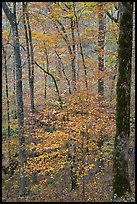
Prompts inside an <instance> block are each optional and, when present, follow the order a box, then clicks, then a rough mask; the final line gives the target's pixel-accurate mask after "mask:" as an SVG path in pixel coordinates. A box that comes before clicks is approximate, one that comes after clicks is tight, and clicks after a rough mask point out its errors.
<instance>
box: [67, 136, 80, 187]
mask: <svg viewBox="0 0 137 204" xmlns="http://www.w3.org/2000/svg"><path fill="white" fill-rule="evenodd" d="M68 147H69V157H70V159H71V166H70V169H71V190H75V189H76V188H77V187H78V184H77V175H76V161H75V154H76V145H75V140H74V139H71V140H70V143H69V144H68Z"/></svg>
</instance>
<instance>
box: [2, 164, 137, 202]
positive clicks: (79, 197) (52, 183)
mask: <svg viewBox="0 0 137 204" xmlns="http://www.w3.org/2000/svg"><path fill="white" fill-rule="evenodd" d="M68 172H69V171H66V172H65V174H64V176H63V177H61V174H60V175H58V176H57V177H56V178H55V179H53V180H49V182H48V183H45V184H43V185H41V186H40V185H35V190H34V188H33V191H31V192H30V194H29V195H28V196H27V197H26V198H24V197H23V198H21V197H18V194H19V175H18V174H15V175H13V176H12V177H9V176H5V177H4V178H3V180H2V182H3V188H2V199H3V202H113V201H112V166H110V167H108V166H105V168H104V169H103V170H102V171H101V172H99V173H97V174H96V175H95V176H94V177H89V176H88V179H86V178H85V184H84V192H83V185H82V184H80V185H79V188H78V189H76V190H73V191H71V188H70V186H71V185H70V183H69V179H68V178H69V176H70V175H69V173H68ZM33 187H34V186H33ZM131 188H132V193H131V194H127V195H126V196H125V197H124V198H121V200H118V201H117V202H119V201H120V202H135V183H134V181H131ZM115 202H116V201H115Z"/></svg>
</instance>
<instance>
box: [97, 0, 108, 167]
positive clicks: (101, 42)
mask: <svg viewBox="0 0 137 204" xmlns="http://www.w3.org/2000/svg"><path fill="white" fill-rule="evenodd" d="M98 8H99V14H98V25H99V27H98V29H99V31H98V32H99V34H98V69H99V72H103V71H104V48H105V29H106V16H105V14H104V11H103V2H99V6H98ZM98 94H99V96H102V97H103V96H104V80H103V79H102V78H100V79H98ZM102 97H101V98H100V97H99V99H98V100H99V106H100V108H101V107H102V104H101V103H100V102H102V101H103V98H102ZM100 111H102V109H100ZM102 145H103V138H102V131H101V130H100V138H99V140H98V148H99V150H100V151H101V149H102ZM97 165H98V171H100V170H101V168H102V166H103V160H102V156H100V157H99V159H98V160H97Z"/></svg>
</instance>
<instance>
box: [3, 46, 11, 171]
mask: <svg viewBox="0 0 137 204" xmlns="http://www.w3.org/2000/svg"><path fill="white" fill-rule="evenodd" d="M2 50H3V57H4V68H5V70H4V73H5V84H6V100H7V119H8V154H9V155H8V156H9V164H10V163H11V153H10V136H11V128H10V101H9V85H8V83H9V82H8V71H7V57H6V50H5V48H4V46H3V45H2ZM9 167H10V166H9Z"/></svg>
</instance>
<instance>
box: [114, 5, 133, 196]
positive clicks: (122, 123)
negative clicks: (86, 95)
mask: <svg viewBox="0 0 137 204" xmlns="http://www.w3.org/2000/svg"><path fill="white" fill-rule="evenodd" d="M119 4H120V21H119V24H120V25H119V26H120V27H119V42H118V43H119V48H118V64H119V66H118V81H117V104H116V136H115V143H114V159H113V172H114V178H113V194H115V195H116V196H118V197H120V196H122V195H124V194H125V193H126V192H131V187H130V183H129V177H128V143H129V134H130V87H131V58H132V25H133V2H120V3H119Z"/></svg>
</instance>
